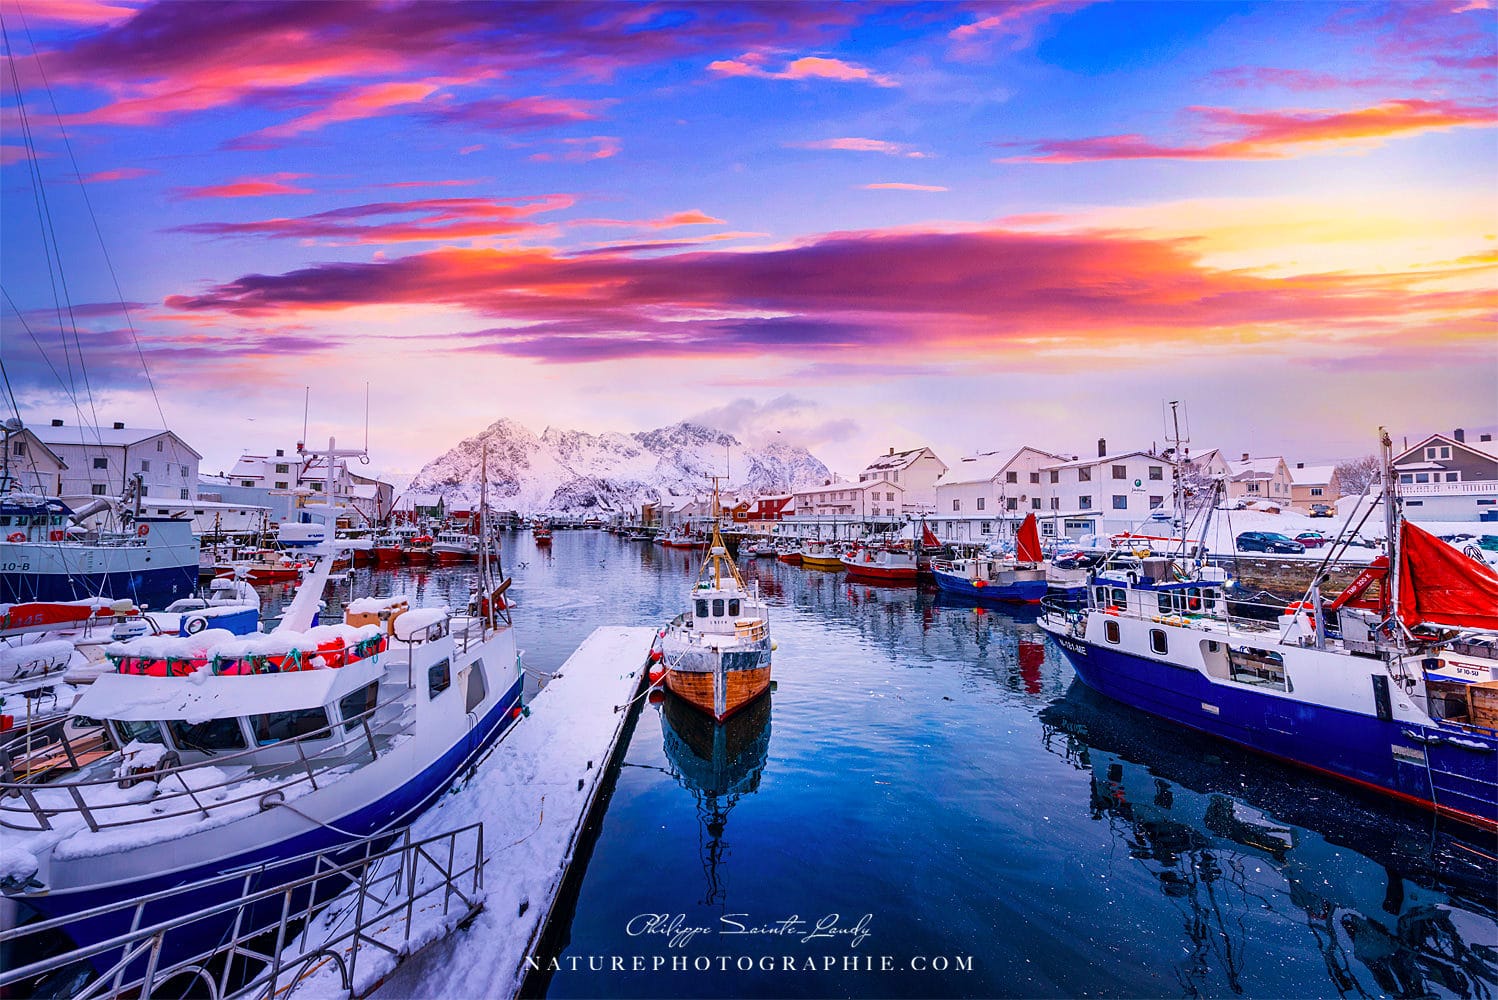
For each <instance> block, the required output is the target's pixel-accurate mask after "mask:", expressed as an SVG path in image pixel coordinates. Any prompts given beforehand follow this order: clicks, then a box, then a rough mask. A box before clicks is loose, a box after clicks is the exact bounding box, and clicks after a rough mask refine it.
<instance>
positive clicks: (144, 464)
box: [140, 458, 151, 472]
mask: <svg viewBox="0 0 1498 1000" xmlns="http://www.w3.org/2000/svg"><path fill="white" fill-rule="evenodd" d="M140 471H142V472H150V471H151V463H150V462H148V461H146V460H145V459H144V458H143V459H141V460H140Z"/></svg>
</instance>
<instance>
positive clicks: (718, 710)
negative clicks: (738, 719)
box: [664, 638, 770, 722]
mask: <svg viewBox="0 0 1498 1000" xmlns="http://www.w3.org/2000/svg"><path fill="white" fill-rule="evenodd" d="M664 652H665V660H666V662H667V663H669V664H670V667H669V668H668V669H667V670H666V679H665V684H666V689H667V690H668V691H670V692H672V693H673V694H675V695H676V696H677V697H679V698H681V699H682V700H684V701H686V702H688V703H690V704H691V705H692V706H693V707H695V708H697V709H699V710H700V711H703V712H706V713H707V714H708V715H711V716H712V717H713V718H715V719H717V720H718V721H719V722H722V721H723V720H724V719H727V718H728V717H729V716H731V715H733V714H734V713H736V712H738V711H739V710H740V709H742V708H743V707H744V706H746V705H748V704H749V703H750V702H752V701H754V700H755V699H756V698H758V697H759V696H760V695H762V694H764V693H765V692H766V691H768V690H770V640H769V639H768V638H766V639H763V640H760V641H759V642H756V643H754V644H752V645H749V646H745V647H739V648H735V649H725V650H713V649H701V648H693V649H686V650H673V649H671V648H670V646H667V647H666V648H665V650H664Z"/></svg>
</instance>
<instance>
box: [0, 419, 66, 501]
mask: <svg viewBox="0 0 1498 1000" xmlns="http://www.w3.org/2000/svg"><path fill="white" fill-rule="evenodd" d="M4 448H5V454H4V466H3V468H4V472H3V473H0V479H3V480H4V481H3V482H0V489H6V488H8V487H9V486H10V485H11V483H14V484H15V486H16V488H17V489H19V490H25V491H26V492H28V493H40V494H42V495H43V496H54V497H60V496H62V486H63V474H64V473H65V472H67V469H68V465H67V463H66V462H64V461H63V460H62V457H61V456H59V455H58V454H57V452H55V451H53V450H52V449H51V448H49V447H47V445H46V444H44V443H43V442H42V439H41V438H39V437H37V436H36V435H35V434H33V433H32V432H31V430H30V428H26V427H23V428H21V429H20V430H17V431H11V430H7V431H6V432H5V443H4Z"/></svg>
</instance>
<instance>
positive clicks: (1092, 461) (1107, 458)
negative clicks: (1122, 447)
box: [1045, 451, 1173, 469]
mask: <svg viewBox="0 0 1498 1000" xmlns="http://www.w3.org/2000/svg"><path fill="white" fill-rule="evenodd" d="M1126 458H1147V459H1149V460H1150V461H1152V462H1159V463H1160V464H1161V465H1171V464H1173V463H1172V462H1171V460H1170V459H1168V458H1164V457H1162V456H1160V455H1151V454H1150V453H1149V452H1147V451H1121V452H1119V453H1118V454H1116V455H1104V456H1103V457H1102V458H1079V459H1077V460H1076V461H1075V462H1061V463H1058V464H1056V465H1047V466H1045V468H1046V469H1076V468H1080V467H1082V466H1084V465H1107V464H1108V463H1110V462H1122V461H1123V460H1124V459H1126Z"/></svg>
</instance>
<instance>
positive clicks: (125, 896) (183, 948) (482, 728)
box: [19, 678, 524, 970]
mask: <svg viewBox="0 0 1498 1000" xmlns="http://www.w3.org/2000/svg"><path fill="white" fill-rule="evenodd" d="M523 682H524V679H523V678H521V679H518V680H516V681H515V683H514V685H513V686H511V688H510V689H509V690H508V691H506V692H505V694H504V696H503V697H502V698H500V699H499V701H498V702H497V703H496V704H495V706H494V707H493V708H492V709H491V710H490V711H489V713H488V714H487V715H486V716H485V717H484V719H483V720H482V721H481V722H480V723H479V725H477V726H475V727H474V728H473V729H471V730H470V731H469V732H468V734H467V735H466V736H465V737H464V738H463V739H462V740H461V741H460V742H458V743H455V744H454V745H453V746H452V747H451V748H449V749H448V751H447V752H446V753H444V754H443V755H442V756H441V757H439V758H438V759H437V760H436V761H435V762H434V763H432V764H431V765H430V766H428V767H427V768H426V769H425V770H423V771H422V772H421V773H420V774H418V775H416V776H415V777H414V778H412V779H411V780H410V781H408V782H407V783H406V784H404V785H402V786H400V787H399V788H395V789H392V790H391V791H390V792H389V793H388V794H386V795H384V796H383V797H381V798H379V799H378V800H376V801H374V802H371V803H370V804H369V805H366V806H363V807H361V808H360V809H357V810H355V811H354V812H352V813H349V814H347V815H345V816H342V817H339V818H338V819H336V820H334V821H333V826H337V827H338V828H339V829H338V830H334V829H332V828H331V827H329V826H318V827H316V828H314V829H311V830H309V831H307V832H306V833H304V834H300V835H298V836H296V837H293V838H291V839H289V840H285V841H281V842H279V843H275V844H269V845H266V846H265V847H262V848H259V849H257V850H254V851H248V852H245V853H242V854H239V855H237V856H234V857H230V858H225V859H223V860H222V861H218V862H214V863H213V864H210V865H201V866H199V867H197V868H191V869H187V870H184V871H177V872H172V873H170V874H169V875H165V876H162V877H158V878H150V879H140V880H136V881H132V882H125V883H117V884H114V885H109V886H104V887H101V888H98V889H83V890H77V891H71V892H62V893H43V894H40V895H37V896H22V897H19V898H20V899H21V900H22V901H24V902H25V903H26V904H27V905H29V906H31V907H32V908H33V909H35V910H37V911H38V912H39V913H41V914H42V916H43V917H45V918H47V919H52V918H56V917H67V916H69V915H71V914H75V913H81V912H83V911H84V910H88V909H92V908H94V907H98V906H108V905H113V904H118V903H120V902H123V901H126V900H131V899H139V898H141V897H143V896H147V895H150V894H152V893H156V892H162V891H165V890H168V889H173V888H175V887H177V886H181V885H186V884H188V883H191V882H197V881H201V880H204V879H209V878H213V877H214V876H217V875H220V874H222V873H224V872H228V871H235V870H240V869H251V868H255V867H258V866H262V865H269V864H273V863H274V862H276V861H279V860H281V859H284V858H291V857H296V856H298V855H301V854H310V853H313V852H329V851H336V850H337V849H338V848H339V847H342V846H344V845H347V844H349V843H350V842H351V841H353V840H354V839H355V838H356V837H364V836H369V835H371V834H374V833H376V832H378V831H381V830H399V829H400V828H401V827H403V826H405V825H407V824H408V823H410V822H411V821H412V820H414V819H415V818H416V817H417V816H419V815H420V814H421V813H422V812H424V811H425V810H426V809H427V808H428V807H430V806H431V805H432V803H434V802H435V801H437V798H438V797H439V796H440V795H442V793H443V792H444V791H446V790H447V788H448V786H449V785H451V784H452V781H453V779H454V778H456V777H457V776H458V775H459V774H461V773H462V772H463V770H464V769H465V768H467V767H469V766H470V765H471V764H473V763H474V761H475V760H477V758H478V756H479V755H480V754H481V753H482V752H483V751H484V750H485V749H487V748H488V746H489V745H490V744H491V743H493V742H494V740H495V739H496V738H497V737H498V735H499V734H500V732H501V730H502V729H503V728H504V727H505V723H506V722H507V721H508V720H509V717H510V714H511V712H512V711H513V709H514V708H515V706H516V705H517V704H518V703H519V701H520V692H521V687H522V685H523ZM340 831H347V834H345V833H343V832H340ZM351 835H352V836H351ZM391 836H392V837H393V836H394V834H393V833H392V834H391ZM163 850H164V851H167V852H169V851H170V844H167V845H163ZM360 853H361V854H362V849H361V851H360ZM164 857H169V853H168V854H166V855H164ZM348 860H353V859H352V858H350V859H348ZM292 867H294V866H292ZM305 869H306V870H305V871H293V870H291V869H290V867H287V866H283V867H282V868H278V869H277V870H276V872H275V875H276V878H275V881H276V882H284V881H288V880H292V879H295V878H297V877H300V876H302V875H310V874H312V862H311V861H308V862H307V863H306V865H305ZM243 886H244V883H243V882H242V881H241V880H237V879H230V880H225V881H224V882H221V883H219V884H217V885H214V886H211V887H209V888H208V889H206V890H203V891H200V892H196V893H192V894H188V895H176V896H172V897H170V898H168V899H165V900H162V901H161V902H160V903H158V904H155V908H151V907H148V908H147V911H146V913H145V914H144V915H143V916H144V918H145V919H144V920H143V921H142V926H146V925H149V924H150V923H152V922H153V921H160V920H166V919H169V918H171V917H174V916H179V915H181V914H183V913H188V912H192V911H194V910H199V909H204V908H207V907H211V906H216V905H218V904H221V903H225V902H229V901H231V900H234V899H238V898H240V897H241V896H242V895H243V892H242V889H243ZM265 888H270V886H268V885H253V884H252V885H251V888H250V891H251V892H254V891H256V890H258V889H265ZM303 905H305V902H304V901H303ZM280 911H281V904H280V901H279V899H278V900H276V901H275V906H274V907H273V908H268V910H267V912H265V913H257V914H251V915H249V916H250V918H251V919H247V920H246V921H245V926H253V925H254V924H257V923H258V924H261V925H262V926H273V925H274V924H275V922H276V921H277V920H278V919H279V914H280ZM134 915H135V912H134V909H133V908H130V907H123V908H121V909H118V910H115V911H113V912H111V913H108V914H105V915H103V916H100V917H95V918H93V919H90V920H85V921H78V922H75V923H72V924H70V925H68V931H69V934H70V936H71V937H72V939H73V942H74V944H76V945H78V946H79V947H86V946H88V945H91V944H94V943H97V942H100V941H106V940H109V939H110V938H113V937H115V936H117V935H121V934H125V933H128V932H129V930H130V924H131V921H132V920H133V919H134ZM234 917H235V914H234V912H233V911H232V910H230V911H227V912H226V913H224V914H222V915H221V916H219V917H217V918H215V919H211V920H203V921H199V922H198V923H196V924H192V925H188V926H186V927H183V928H181V929H179V930H177V931H174V932H173V933H172V934H171V935H170V936H168V938H167V939H166V947H165V948H164V949H163V962H166V961H177V960H181V959H183V958H187V957H190V956H192V955H195V954H198V953H200V952H204V951H208V950H210V949H212V948H214V947H216V946H217V945H218V944H219V943H220V942H221V941H222V940H223V936H224V933H225V931H227V930H228V929H229V928H230V926H231V925H232V923H233V920H234ZM117 959H118V953H114V952H106V953H103V954H101V955H98V956H96V957H95V958H94V959H93V963H94V965H95V967H96V968H99V969H101V970H103V969H107V968H109V966H110V964H112V962H114V961H116V960H117Z"/></svg>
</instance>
